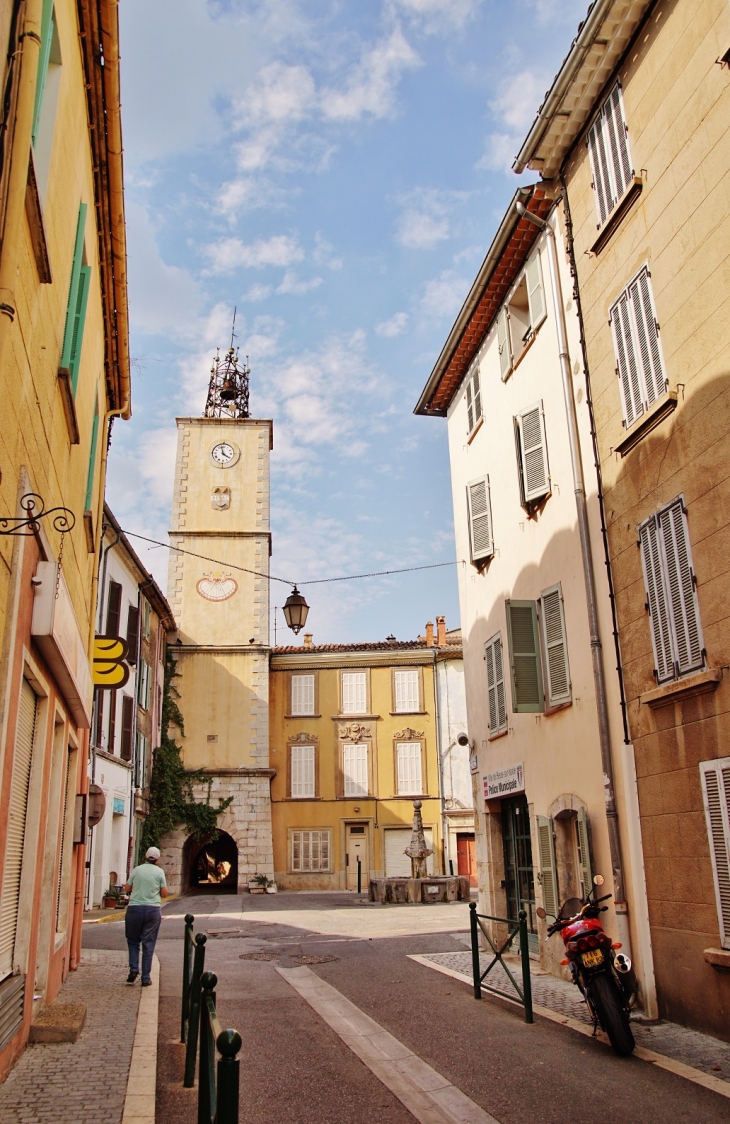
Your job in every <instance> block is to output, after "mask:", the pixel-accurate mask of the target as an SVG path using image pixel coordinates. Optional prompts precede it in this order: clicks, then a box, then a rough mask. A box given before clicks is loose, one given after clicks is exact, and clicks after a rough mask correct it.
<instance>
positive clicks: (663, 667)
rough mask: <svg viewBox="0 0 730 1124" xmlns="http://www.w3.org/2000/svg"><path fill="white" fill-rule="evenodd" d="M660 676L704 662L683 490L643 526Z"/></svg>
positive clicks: (683, 671)
mask: <svg viewBox="0 0 730 1124" xmlns="http://www.w3.org/2000/svg"><path fill="white" fill-rule="evenodd" d="M639 545H640V547H641V562H642V568H643V571H644V582H645V585H646V592H647V607H648V610H649V622H650V625H651V637H652V646H653V649H654V661H655V670H656V677H657V682H659V683H662V682H664V681H665V680H669V679H678V678H679V677H680V676H682V675H687V674H688V673H689V672H692V671H698V670H699V669H700V668H702V667H703V666H704V662H705V653H704V645H703V640H702V626H701V623H700V609H699V603H698V600H697V590H696V588H695V577H694V571H693V568H692V552H691V548H690V541H689V527H688V525H687V516H686V514H685V511H684V502H683V499H682V497H681V496H679V497H677V499H676V500H672V502H671V503H670V504H667V506H666V507H663V508H662V509H661V510H660V511H658V512H657V513H656V514H655V515H652V516H651V517H650V518H649V519H647V520H646V522H644V523H642V525H641V526H640V527H639Z"/></svg>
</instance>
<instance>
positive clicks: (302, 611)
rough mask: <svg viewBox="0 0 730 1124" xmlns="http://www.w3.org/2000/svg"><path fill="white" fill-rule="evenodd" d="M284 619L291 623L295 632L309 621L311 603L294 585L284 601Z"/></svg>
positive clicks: (290, 626) (290, 625) (291, 627)
mask: <svg viewBox="0 0 730 1124" xmlns="http://www.w3.org/2000/svg"><path fill="white" fill-rule="evenodd" d="M283 612H284V620H285V621H286V623H287V624H288V625H289V628H290V629H291V630H292V632H293V633H295V634H296V633H297V632H300V631H301V629H303V628H304V626H305V624H306V623H307V613H308V612H309V605H308V604H307V602H306V601H305V600H304V598H303V597H302V595H301V593H300V592H299V590H298V589H297V587H296V586H294V588H293V590H292V591H291V593H290V594H289V596H288V597H287V599H286V601H285V602H284V610H283Z"/></svg>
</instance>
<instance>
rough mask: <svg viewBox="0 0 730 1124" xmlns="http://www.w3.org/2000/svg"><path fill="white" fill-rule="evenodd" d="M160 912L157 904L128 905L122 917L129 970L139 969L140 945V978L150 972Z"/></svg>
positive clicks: (144, 978)
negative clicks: (127, 949) (140, 953)
mask: <svg viewBox="0 0 730 1124" xmlns="http://www.w3.org/2000/svg"><path fill="white" fill-rule="evenodd" d="M161 921H162V912H161V910H160V907H159V906H158V905H128V906H127V913H126V916H125V918H124V935H125V937H126V938H127V946H128V948H129V970H130V972H138V971H139V946H140V944H141V945H142V979H143V980H148V979H149V978H150V973H151V972H152V954H153V952H154V951H155V945H156V943H157V934H158V933H159V931H160V922H161Z"/></svg>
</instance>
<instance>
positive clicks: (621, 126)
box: [604, 82, 632, 203]
mask: <svg viewBox="0 0 730 1124" xmlns="http://www.w3.org/2000/svg"><path fill="white" fill-rule="evenodd" d="M604 108H605V119H606V130H607V133H608V145H609V149H610V152H611V171H612V173H613V183H614V192H615V201H616V203H618V201H619V199H620V198H621V196H622V195H623V193H624V192H625V190H626V188H627V187H628V185H629V180H630V179H631V170H632V169H631V157H630V155H629V143H628V140H627V138H626V122H625V120H624V107H623V101H622V99H621V87H620V86H619V84H618V82H617V83H616V85H615V86H614V88H613V89H612V90H611V93H610V94H609V95H608V97H607V98H606V102H605V107H604Z"/></svg>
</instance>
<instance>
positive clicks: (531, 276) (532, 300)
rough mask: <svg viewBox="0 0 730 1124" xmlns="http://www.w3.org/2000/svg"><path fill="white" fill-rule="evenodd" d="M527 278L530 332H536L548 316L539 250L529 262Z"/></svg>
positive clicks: (526, 272)
mask: <svg viewBox="0 0 730 1124" xmlns="http://www.w3.org/2000/svg"><path fill="white" fill-rule="evenodd" d="M525 278H526V280H527V303H528V305H529V306H530V330H531V331H533V332H534V331H535V330H536V329H537V328H539V327H540V325H541V324H542V322H543V320H544V319H545V317H546V316H547V309H546V307H545V288H544V286H543V283H542V267H541V265H540V251H539V250H536V251H535V253H534V254H533V255H532V257H531V258H530V260H529V261H528V263H527V268H526V269H525Z"/></svg>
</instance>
